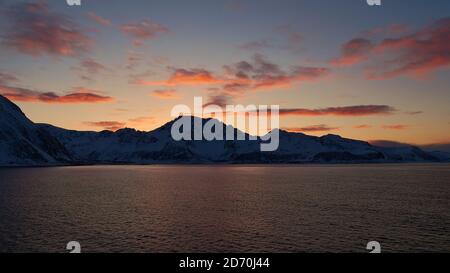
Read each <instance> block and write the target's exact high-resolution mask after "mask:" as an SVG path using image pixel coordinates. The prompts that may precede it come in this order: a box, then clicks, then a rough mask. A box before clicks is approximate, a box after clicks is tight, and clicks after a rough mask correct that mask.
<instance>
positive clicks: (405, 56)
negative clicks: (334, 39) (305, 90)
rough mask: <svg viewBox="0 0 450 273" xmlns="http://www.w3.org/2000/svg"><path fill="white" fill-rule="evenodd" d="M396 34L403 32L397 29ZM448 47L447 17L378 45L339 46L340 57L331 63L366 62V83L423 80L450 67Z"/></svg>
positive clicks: (449, 20) (371, 42)
mask: <svg viewBox="0 0 450 273" xmlns="http://www.w3.org/2000/svg"><path fill="white" fill-rule="evenodd" d="M398 28H400V27H398ZM385 34H386V33H385ZM391 34H392V31H391ZM397 34H403V32H402V31H400V29H398V31H397ZM449 44H450V17H447V18H443V19H441V20H438V21H436V22H434V23H433V24H431V25H429V26H427V27H424V28H422V29H421V30H419V31H416V32H414V33H412V34H403V35H398V37H395V38H390V37H389V38H384V39H382V40H381V41H380V42H377V41H375V40H370V39H367V38H361V37H359V38H355V39H353V40H351V41H349V42H347V43H345V44H344V45H343V46H342V49H341V56H340V57H338V58H336V59H334V60H332V61H331V63H332V64H334V65H341V66H346V65H355V64H358V63H361V62H369V63H370V64H371V65H370V67H369V68H367V73H366V74H367V77H368V78H369V79H381V80H382V79H390V78H395V77H398V76H402V75H412V76H415V77H417V76H419V77H423V76H426V75H428V74H430V73H431V72H433V71H436V70H438V69H442V68H446V67H449V66H450V47H449V46H448V45H449Z"/></svg>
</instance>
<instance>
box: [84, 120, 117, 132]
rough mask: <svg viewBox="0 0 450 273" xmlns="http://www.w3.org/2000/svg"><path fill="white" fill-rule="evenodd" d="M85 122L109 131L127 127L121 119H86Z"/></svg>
mask: <svg viewBox="0 0 450 273" xmlns="http://www.w3.org/2000/svg"><path fill="white" fill-rule="evenodd" d="M83 124H85V125H87V126H91V127H100V128H103V129H104V130H109V131H117V130H120V129H123V128H124V127H125V123H123V122H119V121H94V122H92V121H86V122H83Z"/></svg>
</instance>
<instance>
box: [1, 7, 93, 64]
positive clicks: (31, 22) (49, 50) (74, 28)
mask: <svg viewBox="0 0 450 273" xmlns="http://www.w3.org/2000/svg"><path fill="white" fill-rule="evenodd" d="M5 13H6V14H5V16H7V17H9V18H10V22H11V23H10V24H9V25H8V27H7V31H6V33H5V34H4V35H3V37H2V43H3V44H5V45H6V46H8V47H10V48H14V49H16V50H17V51H19V52H21V53H25V54H30V55H34V56H39V55H44V54H47V55H59V56H77V55H79V54H80V53H82V52H85V51H87V50H88V49H89V48H90V46H91V44H92V43H93V41H92V40H91V38H89V37H88V36H87V35H86V34H84V33H83V31H82V29H81V27H79V26H78V25H77V24H76V23H75V22H73V21H72V20H70V18H69V16H67V15H63V14H59V13H56V12H53V11H50V10H49V8H48V5H47V4H46V3H45V2H43V1H40V2H37V3H19V4H15V5H13V6H11V7H9V8H7V9H6V11H5Z"/></svg>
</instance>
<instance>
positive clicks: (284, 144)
mask: <svg viewBox="0 0 450 273" xmlns="http://www.w3.org/2000/svg"><path fill="white" fill-rule="evenodd" d="M182 118H186V119H191V121H192V122H191V124H192V126H193V124H194V120H197V121H199V122H201V123H202V124H205V123H206V122H208V121H210V119H199V118H195V117H182ZM177 120H178V119H175V120H173V121H171V122H169V123H167V124H165V125H164V126H162V127H160V128H158V129H156V130H154V131H150V132H141V131H136V130H134V129H122V130H119V131H117V132H111V131H102V132H82V131H72V130H66V129H62V128H58V127H55V126H52V125H47V124H34V123H33V122H31V121H30V120H29V119H28V118H27V117H26V116H25V114H23V112H22V111H21V110H20V109H19V107H17V106H16V105H15V104H13V103H12V102H10V101H9V100H7V99H6V98H4V97H2V96H0V166H33V165H55V164H107V163H112V164H121V163H125V164H153V163H214V162H215V163H217V162H223V163H303V162H319V163H320V162H330V163H344V162H346V163H351V162H428V161H440V160H442V159H443V156H440V157H438V156H434V155H433V154H430V153H427V152H424V151H422V150H421V149H419V148H417V147H412V146H402V147H377V146H373V145H370V144H369V143H367V142H364V141H358V140H352V139H346V138H342V137H340V136H337V135H326V136H322V137H315V136H308V135H305V134H301V133H289V132H286V131H282V130H279V135H280V145H279V149H278V150H277V151H275V152H260V144H261V142H262V141H261V140H260V139H257V140H249V137H250V136H249V135H248V134H245V133H243V132H241V131H239V130H237V129H234V128H230V129H232V130H233V132H234V135H235V136H236V135H237V134H243V135H244V136H245V138H246V140H245V141H236V140H229V141H227V140H222V141H218V140H217V141H206V140H202V141H184V140H182V141H175V140H173V139H172V137H171V128H172V124H173V123H174V122H176V121H177ZM217 126H222V129H223V132H224V134H225V132H226V128H227V127H226V125H224V124H223V123H220V122H218V121H217ZM277 130H278V129H277ZM435 155H436V153H435Z"/></svg>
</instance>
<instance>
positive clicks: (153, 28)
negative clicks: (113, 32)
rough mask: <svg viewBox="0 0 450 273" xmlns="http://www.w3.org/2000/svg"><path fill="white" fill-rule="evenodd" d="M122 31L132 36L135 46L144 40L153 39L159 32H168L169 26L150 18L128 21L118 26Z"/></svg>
mask: <svg viewBox="0 0 450 273" xmlns="http://www.w3.org/2000/svg"><path fill="white" fill-rule="evenodd" d="M120 29H121V30H122V32H123V33H125V34H127V35H128V36H130V37H132V38H133V39H134V40H133V41H134V45H135V46H140V45H141V44H142V43H143V42H144V41H146V40H149V39H154V38H156V37H158V36H159V35H160V34H165V33H168V32H169V28H167V27H166V26H163V25H161V24H158V23H155V22H152V21H150V20H142V21H140V22H137V23H129V24H124V25H121V26H120Z"/></svg>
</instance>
